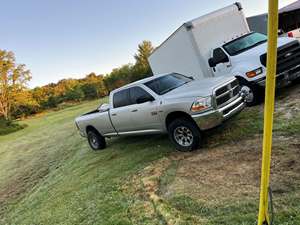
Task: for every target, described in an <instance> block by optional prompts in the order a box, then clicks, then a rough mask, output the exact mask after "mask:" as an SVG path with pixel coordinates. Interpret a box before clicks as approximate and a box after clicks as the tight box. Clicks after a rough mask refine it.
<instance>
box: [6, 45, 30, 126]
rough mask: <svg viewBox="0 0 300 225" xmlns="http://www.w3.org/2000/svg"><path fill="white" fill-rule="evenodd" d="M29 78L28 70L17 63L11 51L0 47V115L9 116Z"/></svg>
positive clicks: (8, 117) (7, 117)
mask: <svg viewBox="0 0 300 225" xmlns="http://www.w3.org/2000/svg"><path fill="white" fill-rule="evenodd" d="M30 79H31V76H30V71H29V70H26V68H25V65H24V64H17V63H16V59H15V55H14V53H13V52H8V51H5V50H1V49H0V116H3V117H4V118H5V119H6V120H9V119H10V118H11V111H12V107H13V106H14V104H16V96H18V95H20V93H22V91H23V90H24V89H25V88H26V85H27V82H28V81H29V80H30Z"/></svg>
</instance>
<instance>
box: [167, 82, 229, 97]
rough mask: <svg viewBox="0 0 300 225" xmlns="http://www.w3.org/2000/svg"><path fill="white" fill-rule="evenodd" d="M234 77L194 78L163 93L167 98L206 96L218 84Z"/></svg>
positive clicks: (210, 93)
mask: <svg viewBox="0 0 300 225" xmlns="http://www.w3.org/2000/svg"><path fill="white" fill-rule="evenodd" d="M232 79H233V77H230V78H229V77H223V76H221V77H213V78H205V79H202V80H193V81H191V82H189V83H187V84H184V85H182V86H180V87H178V88H176V89H174V90H172V91H170V92H168V93H166V94H164V95H163V97H164V98H165V99H173V98H188V97H205V96H209V95H212V92H213V90H214V89H215V88H217V87H218V86H221V85H222V84H225V83H227V82H229V81H230V80H232Z"/></svg>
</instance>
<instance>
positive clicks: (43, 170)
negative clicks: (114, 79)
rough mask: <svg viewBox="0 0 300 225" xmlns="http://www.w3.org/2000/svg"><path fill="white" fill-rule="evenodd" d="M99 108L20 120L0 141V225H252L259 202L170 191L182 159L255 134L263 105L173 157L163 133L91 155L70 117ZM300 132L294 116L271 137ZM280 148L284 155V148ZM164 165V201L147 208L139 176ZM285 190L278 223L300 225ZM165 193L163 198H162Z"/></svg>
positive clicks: (299, 210)
mask: <svg viewBox="0 0 300 225" xmlns="http://www.w3.org/2000/svg"><path fill="white" fill-rule="evenodd" d="M101 101H107V99H104V100H101ZM98 104H99V101H91V102H85V103H83V104H80V105H76V106H71V107H67V108H64V109H63V110H60V111H56V112H48V113H46V114H43V115H40V116H37V117H34V118H30V119H27V120H25V121H24V122H20V125H21V126H23V125H25V124H27V125H28V126H27V127H26V128H24V129H22V130H19V131H17V132H14V133H10V134H8V135H5V136H0V224H1V225H2V224H3V225H33V224H34V225H48V224H49V225H50V224H51V225H53V224H62V225H69V224H70V225H77V224H85V225H89V224H93V225H94V224H101V225H102V224H104V225H106V224H107V225H109V224H113V225H118V224H120V225H126V224H167V223H168V221H171V220H170V219H169V218H171V216H172V214H174V215H176V216H174V217H176V218H181V219H182V220H181V223H178V224H206V225H212V224H230V225H234V224H245V225H246V224H247V225H248V224H249V225H250V224H255V221H256V215H257V206H258V199H257V198H249V197H245V196H244V197H243V196H240V197H239V199H232V200H228V201H221V200H220V201H217V202H209V201H205V200H204V199H197V198H196V197H195V196H193V195H192V193H185V194H182V193H180V192H176V191H175V192H174V191H173V192H172V191H171V190H170V186H171V185H172V184H173V183H174V182H177V179H178V177H179V175H180V168H181V166H182V164H183V163H184V160H186V159H187V158H191V159H193V158H194V157H196V156H197V155H201V154H209V153H210V152H216V153H215V154H218V153H222V149H223V147H224V146H228V145H232V144H234V145H239V143H240V142H241V141H242V140H247V139H255V138H256V137H257V136H261V134H262V127H263V123H262V107H261V106H259V107H253V108H248V109H246V110H244V111H243V112H242V113H241V114H239V115H237V116H236V117H235V118H233V119H231V120H230V121H228V122H227V123H225V124H224V125H223V126H221V127H219V128H217V129H214V130H211V131H209V132H207V135H206V136H207V137H206V143H205V146H204V148H205V150H204V152H201V151H200V152H199V151H198V152H196V153H187V154H183V153H174V149H173V147H172V145H171V144H170V142H169V141H168V139H167V137H166V136H165V135H157V136H147V137H126V138H125V137H124V138H112V139H109V140H108V148H107V149H105V150H103V151H99V152H92V151H91V150H90V148H89V146H88V144H87V141H86V140H85V139H84V138H81V137H80V136H79V134H78V132H77V131H76V128H75V126H74V119H75V117H76V116H78V115H80V114H82V113H84V112H87V111H89V110H91V109H93V108H95V107H97V106H98ZM299 128H300V118H296V119H294V120H290V121H287V120H284V119H280V118H279V119H278V120H276V125H275V131H276V132H275V134H276V133H280V135H285V136H291V135H295V138H299V137H298V136H297V135H299V133H298V132H299ZM296 144H297V143H296ZM227 148H228V147H227ZM212 149H214V151H213V150H212ZM280 149H281V150H280V151H282V152H286V151H287V150H288V147H286V148H285V146H280ZM289 154H297V151H296V150H295V151H293V153H292V151H289ZM226 157H236V158H237V159H238V157H239V156H238V155H236V156H235V155H233V156H230V155H229V156H228V155H226ZM297 157H298V156H297ZM297 157H296V155H295V159H296V158H297ZM220 158H221V157H220ZM298 158H299V157H298ZM162 159H168V160H171V162H170V163H169V164H166V165H167V168H165V170H162V171H163V173H162V174H161V175H159V177H158V178H157V180H158V185H159V187H158V191H157V193H156V194H157V195H159V196H160V197H162V198H163V199H162V200H161V201H158V202H153V200H151V199H149V198H148V196H147V193H146V194H145V195H144V194H140V192H141V191H144V192H145V190H143V188H145V187H143V186H141V187H142V190H140V189H137V188H136V187H137V186H138V183H140V182H142V181H141V180H142V178H141V174H143V171H144V170H147V169H148V171H149V170H150V171H151V166H153V168H155V167H156V166H157V164H156V163H157V162H159V161H160V160H162ZM275 159H277V158H275ZM276 162H277V163H278V160H277V161H276ZM212 163H215V162H213V161H212ZM287 163H289V161H288V162H287ZM198 164H199V165H201V164H202V162H201V161H199V162H198ZM216 165H217V163H216ZM149 168H150V169H149ZM297 168H298V167H297ZM217 169H218V168H217ZM288 172H289V171H287V174H288ZM299 172H300V171H299ZM191 173H192V172H191ZM188 175H189V176H192V175H193V174H188ZM134 177H137V178H136V179H135V178H134ZM226 179H227V178H226ZM256 179H259V177H256ZM291 179H292V177H291ZM191 182H199V183H196V185H197V186H198V187H200V188H201V185H202V184H201V180H200V181H195V180H191ZM291 182H293V180H292V181H291ZM128 183H129V184H130V185H129V186H128ZM125 184H127V185H125ZM290 185H291V186H292V187H293V188H291V189H290V191H288V192H284V193H282V194H275V196H274V198H275V204H276V205H275V206H276V207H275V208H276V221H277V223H276V224H285V225H288V224H300V218H299V215H300V204H298V203H299V202H300V191H299V186H297V185H299V182H298V180H294V183H291V184H290ZM124 187H125V189H124ZM127 187H128V189H130V191H129V190H127ZM187 190H188V189H187ZM165 193H169V195H168V196H167V197H165V196H166V195H165ZM256 197H257V196H256ZM287 202H289V203H288V204H287ZM161 204H163V206H162V205H161ZM162 208H163V210H162ZM165 212H167V213H165Z"/></svg>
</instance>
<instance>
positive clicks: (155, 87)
mask: <svg viewBox="0 0 300 225" xmlns="http://www.w3.org/2000/svg"><path fill="white" fill-rule="evenodd" d="M192 80H193V79H191V78H189V77H186V76H184V75H181V74H177V73H173V74H169V75H166V76H162V77H159V78H157V79H154V80H151V81H148V82H146V83H145V85H146V86H147V87H148V88H150V89H151V90H152V91H154V92H155V93H156V94H158V95H163V94H165V93H167V92H169V91H172V90H174V89H175V88H178V87H180V86H182V85H184V84H186V83H188V82H190V81H192Z"/></svg>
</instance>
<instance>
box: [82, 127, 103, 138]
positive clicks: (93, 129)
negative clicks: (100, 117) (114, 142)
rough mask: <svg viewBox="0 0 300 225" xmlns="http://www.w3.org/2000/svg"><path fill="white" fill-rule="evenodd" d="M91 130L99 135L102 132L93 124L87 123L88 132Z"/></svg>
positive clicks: (86, 129) (86, 130)
mask: <svg viewBox="0 0 300 225" xmlns="http://www.w3.org/2000/svg"><path fill="white" fill-rule="evenodd" d="M89 131H94V132H97V133H98V134H99V135H101V134H100V132H99V131H98V130H97V129H96V128H95V127H94V126H92V125H87V126H86V128H85V132H86V134H88V132H89ZM101 136H102V135H101Z"/></svg>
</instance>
